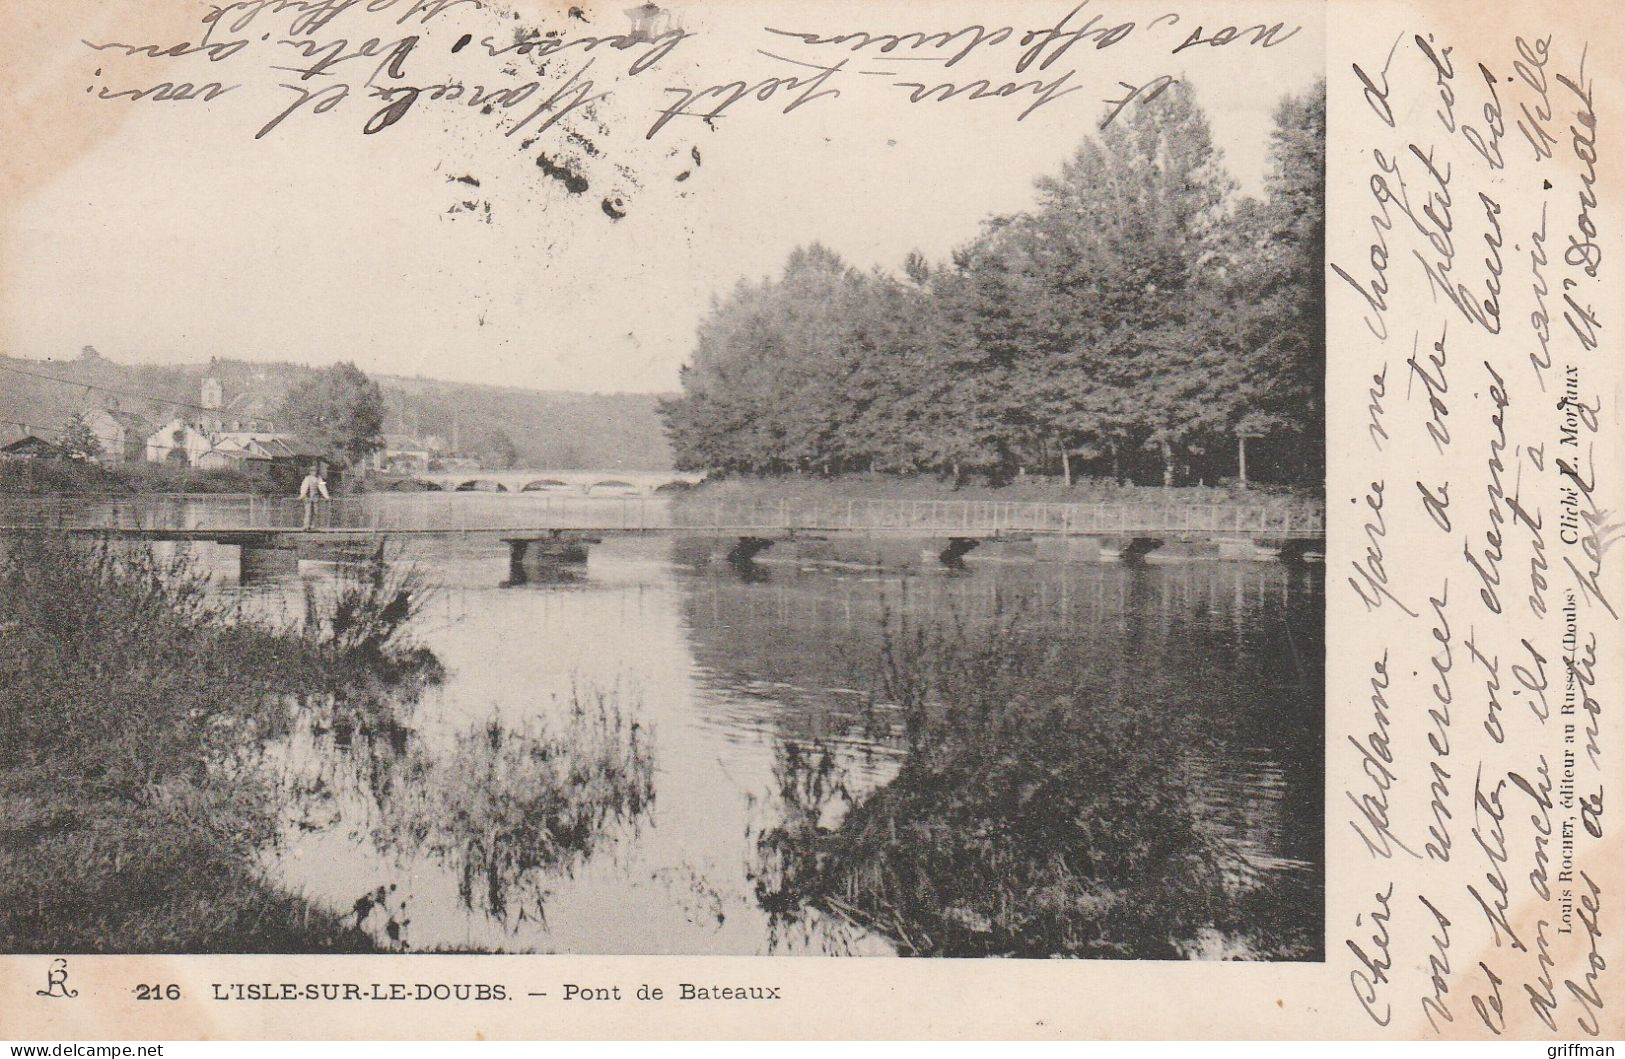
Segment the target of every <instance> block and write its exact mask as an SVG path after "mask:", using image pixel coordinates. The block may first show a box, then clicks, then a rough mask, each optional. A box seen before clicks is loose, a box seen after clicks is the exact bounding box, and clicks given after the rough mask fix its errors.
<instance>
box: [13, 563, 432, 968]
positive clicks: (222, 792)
mask: <svg viewBox="0 0 1625 1059" xmlns="http://www.w3.org/2000/svg"><path fill="white" fill-rule="evenodd" d="M5 549H6V551H5V555H4V557H3V559H0V743H3V744H4V745H5V747H6V755H5V760H4V761H3V762H0V951H5V952H16V953H22V952H53V953H61V952H159V953H163V952H209V951H215V952H262V951H299V952H321V951H364V950H369V949H371V948H372V947H373V943H372V941H371V940H370V939H369V937H368V936H367V935H366V934H364V933H362V932H360V931H359V930H357V929H355V927H354V926H353V925H352V924H349V923H346V922H345V921H344V920H343V919H342V918H341V917H339V916H336V915H332V914H329V913H327V912H324V911H322V910H319V909H317V908H314V907H312V906H311V905H309V904H308V903H306V902H305V901H303V900H302V899H300V898H299V897H298V896H297V895H291V894H285V893H280V892H277V891H276V890H275V889H274V888H272V887H271V886H269V885H268V884H267V883H266V882H265V881H264V879H263V878H262V877H261V876H260V875H259V874H258V872H257V871H256V870H255V864H256V863H257V857H258V856H259V855H260V852H261V851H262V850H263V849H264V848H265V847H266V846H267V844H269V843H272V842H274V841H275V839H276V835H277V827H278V820H279V815H278V813H279V809H278V806H277V803H276V800H275V798H274V797H273V796H272V793H271V791H270V790H269V789H268V786H267V784H266V782H265V781H263V780H262V779H259V778H256V774H255V772H254V771H253V770H251V769H245V768H235V767H230V766H231V764H232V763H233V762H237V761H240V760H241V759H242V757H243V756H244V755H245V754H248V753H250V752H251V751H252V748H255V747H259V746H261V745H263V744H264V742H265V741H267V740H271V739H276V738H278V737H280V736H281V735H283V734H285V733H286V731H287V727H288V724H289V718H290V715H291V712H292V710H293V709H294V704H295V703H297V702H298V701H300V700H301V699H304V700H309V699H325V700H328V701H331V700H333V699H335V698H343V699H351V698H354V697H356V696H358V695H363V696H364V695H367V694H382V693H383V692H384V691H385V690H386V689H403V688H405V687H407V686H408V685H410V684H411V683H412V682H413V681H431V680H434V679H436V678H437V676H438V664H437V663H436V662H435V661H434V658H433V656H432V655H430V654H428V652H426V651H425V650H423V649H421V648H416V647H414V646H413V645H412V644H410V642H408V641H407V640H406V638H405V632H404V630H405V626H406V624H407V622H408V620H409V618H410V616H411V614H412V613H413V611H414V610H415V609H416V607H417V605H418V601H419V598H420V595H421V594H420V592H419V586H417V585H416V583H415V580H414V579H413V578H412V577H411V576H410V575H409V574H406V575H403V574H400V573H398V572H395V571H393V570H389V569H386V568H385V566H384V564H383V562H382V560H381V559H380V560H379V561H378V562H376V563H375V564H373V565H372V566H370V567H364V568H362V569H361V570H360V571H359V572H358V573H357V574H356V575H354V576H353V577H352V578H351V579H350V580H347V581H344V582H342V583H341V584H340V586H339V588H338V590H337V591H336V592H334V593H333V594H332V595H331V597H328V596H323V597H321V598H320V599H319V600H318V599H315V598H314V597H313V598H312V600H311V601H310V602H309V604H308V605H307V608H306V612H305V614H304V616H303V617H302V619H290V620H287V621H283V622H280V623H276V622H272V621H268V620H263V619H255V618H252V617H249V616H248V615H246V614H245V613H243V612H242V611H240V610H238V609H237V608H235V607H233V606H232V605H230V604H228V603H225V602H222V601H220V600H219V599H218V598H216V597H214V596H212V595H211V594H210V593H209V592H208V591H207V590H206V582H205V580H204V579H203V578H202V577H201V576H200V575H199V574H198V573H197V572H196V571H195V570H193V569H192V568H191V567H190V566H189V565H188V564H187V563H186V562H185V561H184V560H174V561H171V560H165V559H161V558H159V557H157V556H156V555H155V554H154V553H153V552H152V551H151V550H149V549H144V548H133V549H125V548H115V547H112V546H99V545H98V546H84V545H79V544H75V543H72V542H68V541H63V540H58V539H52V538H45V537H17V538H11V539H9V540H7V541H6V544H5Z"/></svg>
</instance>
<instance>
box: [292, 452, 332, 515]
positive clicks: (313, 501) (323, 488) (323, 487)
mask: <svg viewBox="0 0 1625 1059" xmlns="http://www.w3.org/2000/svg"><path fill="white" fill-rule="evenodd" d="M299 499H301V500H303V501H304V502H305V529H310V527H311V526H312V525H313V524H314V523H315V521H316V505H317V503H318V502H319V501H322V500H329V499H332V498H331V497H329V496H328V495H327V482H326V480H325V479H323V478H322V476H321V470H320V465H318V464H314V463H313V464H311V465H310V473H309V474H307V475H305V480H304V481H302V482H300V483H299Z"/></svg>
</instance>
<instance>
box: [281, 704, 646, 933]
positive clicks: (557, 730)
mask: <svg viewBox="0 0 1625 1059" xmlns="http://www.w3.org/2000/svg"><path fill="white" fill-rule="evenodd" d="M411 709H412V706H411V704H409V703H396V704H395V706H394V707H393V708H392V709H391V710H389V711H386V712H384V713H383V714H381V715H377V714H375V715H373V716H364V717H362V718H360V719H359V720H358V719H357V718H356V717H355V716H354V715H353V713H352V711H351V709H350V708H349V707H348V704H343V703H336V702H333V701H328V702H326V703H323V704H321V705H320V706H317V705H316V704H312V703H304V704H301V707H300V709H299V710H298V711H297V712H296V714H295V728H294V733H295V734H294V735H293V736H292V737H291V738H290V739H289V740H288V741H287V742H286V743H284V744H280V745H277V746H274V747H272V748H271V751H270V753H271V757H272V759H273V761H274V762H276V763H277V764H279V765H280V766H281V775H282V783H283V787H282V789H283V792H284V795H285V797H286V801H287V805H288V807H289V816H290V822H291V824H292V826H293V828H294V829H295V830H296V831H297V832H298V833H300V834H302V835H318V836H322V835H325V836H327V837H328V838H332V837H336V836H337V835H338V834H341V833H342V834H343V835H344V836H345V838H346V839H347V840H348V842H349V843H351V844H352V845H353V846H356V847H360V848H364V849H365V850H366V851H367V853H368V855H369V857H373V858H378V859H381V860H383V861H385V862H386V863H389V864H391V865H393V866H394V870H395V873H396V874H406V875H411V874H414V873H415V872H417V871H421V870H423V869H424V868H428V869H430V870H433V871H436V872H438V873H441V874H443V875H447V876H450V877H452V878H454V879H455V883H456V895H457V900H458V902H459V905H460V906H461V908H462V910H463V911H464V912H465V913H466V914H468V915H471V916H474V917H478V918H481V919H483V920H485V921H487V922H489V923H491V924H493V925H496V926H497V927H499V928H500V929H501V930H502V932H503V933H506V934H512V933H514V932H515V931H517V930H519V929H521V928H522V927H523V926H524V925H525V924H527V923H531V922H535V923H538V924H541V925H542V926H543V927H544V928H545V923H546V904H547V899H548V896H549V893H550V891H551V888H552V886H553V884H554V880H556V879H558V878H561V877H563V878H568V877H569V876H570V875H571V874H572V873H573V872H574V871H575V869H576V868H577V867H578V866H579V865H581V864H582V863H584V862H585V861H586V860H587V859H588V858H590V857H591V856H593V855H594V854H595V853H597V852H600V851H601V850H603V849H604V848H605V847H606V846H609V845H612V844H613V843H615V842H617V841H621V840H622V839H624V838H626V837H629V836H634V835H635V834H636V829H637V826H638V822H639V820H640V819H641V818H642V817H643V815H644V814H645V812H646V811H647V809H648V807H649V805H650V803H651V802H652V801H653V799H654V784H653V764H652V758H651V754H650V748H649V740H648V736H647V734H646V733H645V732H644V731H643V729H642V726H641V725H640V723H639V722H638V721H637V720H634V719H629V718H628V717H626V716H625V715H624V714H623V712H622V710H621V707H620V705H619V704H618V702H617V700H616V697H615V696H614V695H613V694H612V693H606V692H596V693H590V694H589V693H584V692H578V693H576V694H575V695H573V696H572V698H571V700H570V701H569V703H568V704H567V705H566V706H565V707H564V708H563V709H562V710H560V711H557V714H556V716H557V717H559V718H560V719H559V720H556V721H551V722H550V721H544V720H542V719H539V718H530V719H526V720H524V721H521V722H517V723H508V722H504V721H502V720H500V719H498V718H495V717H493V718H492V719H490V720H488V721H487V722H486V723H485V724H484V725H476V726H472V727H469V728H465V729H462V730H442V731H435V730H433V729H430V730H429V731H428V732H422V731H415V730H413V729H411V728H409V727H407V726H406V725H404V724H403V723H402V722H401V720H400V714H401V713H402V712H409V711H410V710H411ZM398 890H399V887H398V883H397V882H395V881H391V882H390V883H388V884H381V885H379V886H377V887H376V888H374V889H371V890H369V891H368V892H367V893H365V894H363V895H362V896H361V897H360V898H359V899H358V900H357V901H356V902H355V905H354V911H355V912H356V915H357V923H358V925H361V926H368V927H371V928H373V929H374V930H376V931H381V932H382V933H383V934H384V936H385V937H387V939H388V941H389V942H390V944H392V945H394V946H398V947H401V948H410V947H412V938H411V935H410V932H409V930H408V927H409V926H410V924H411V920H410V919H409V918H408V916H407V914H406V896H405V895H401V894H399V893H398ZM429 944H430V945H431V946H437V942H436V941H435V940H434V938H433V932H432V931H431V940H430V942H429Z"/></svg>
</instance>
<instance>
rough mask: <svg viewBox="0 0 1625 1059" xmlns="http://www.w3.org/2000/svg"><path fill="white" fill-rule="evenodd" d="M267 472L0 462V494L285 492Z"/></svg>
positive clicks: (69, 462)
mask: <svg viewBox="0 0 1625 1059" xmlns="http://www.w3.org/2000/svg"><path fill="white" fill-rule="evenodd" d="M286 492H287V490H286V489H285V488H282V487H280V486H278V485H277V484H276V483H274V482H272V481H270V480H269V479H267V478H265V477H264V476H263V475H253V474H245V473H244V472H242V471H235V470H230V469H226V468H217V469H213V470H202V469H199V468H196V467H182V466H178V465H176V464H173V463H144V462H139V461H137V462H130V463H82V462H79V461H77V460H13V461H8V462H0V495H18V496H101V495H109V494H111V495H132V496H139V495H149V494H150V495H159V494H165V493H173V494H183V493H184V494H209V495H225V494H233V493H235V494H244V493H252V494H256V495H261V496H268V495H283V494H286Z"/></svg>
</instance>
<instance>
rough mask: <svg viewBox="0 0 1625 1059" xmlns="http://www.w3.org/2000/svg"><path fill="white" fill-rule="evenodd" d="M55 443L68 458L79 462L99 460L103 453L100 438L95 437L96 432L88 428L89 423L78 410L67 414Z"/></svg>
mask: <svg viewBox="0 0 1625 1059" xmlns="http://www.w3.org/2000/svg"><path fill="white" fill-rule="evenodd" d="M56 443H57V447H58V448H60V449H61V450H62V452H63V453H64V454H65V455H66V456H67V457H68V459H70V460H78V461H80V462H81V463H83V462H86V461H89V460H99V459H101V458H102V455H103V453H102V443H101V439H99V438H97V437H96V432H95V431H94V430H91V429H90V424H89V423H87V422H85V417H84V415H82V414H81V413H79V412H75V413H73V415H71V416H69V417H68V421H67V422H66V423H64V424H63V425H62V432H61V434H59V435H58V436H57V442H56Z"/></svg>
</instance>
